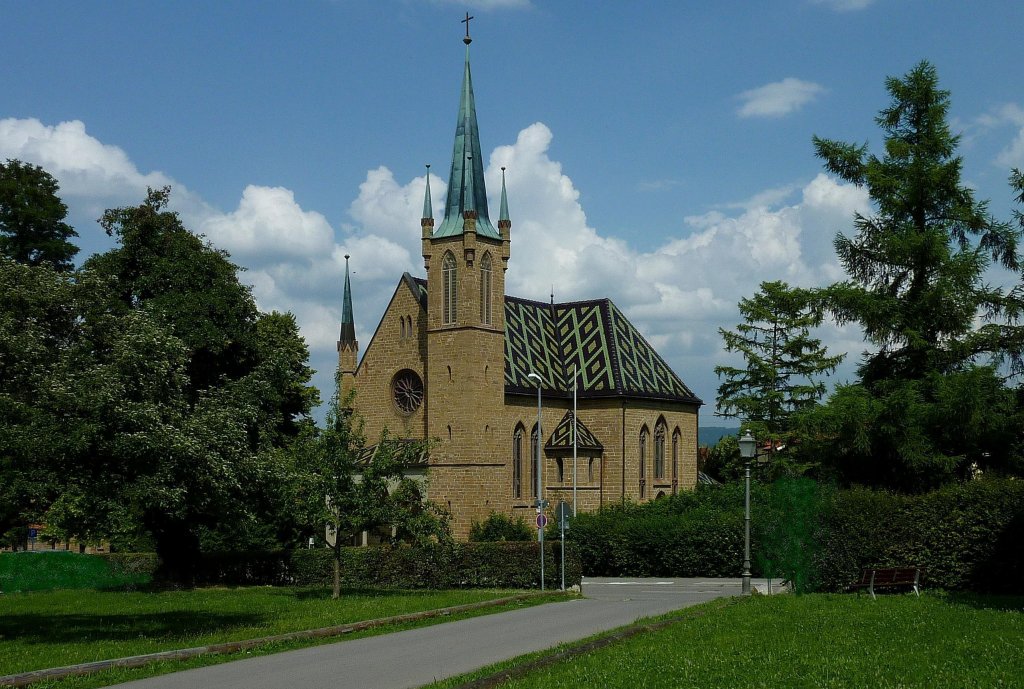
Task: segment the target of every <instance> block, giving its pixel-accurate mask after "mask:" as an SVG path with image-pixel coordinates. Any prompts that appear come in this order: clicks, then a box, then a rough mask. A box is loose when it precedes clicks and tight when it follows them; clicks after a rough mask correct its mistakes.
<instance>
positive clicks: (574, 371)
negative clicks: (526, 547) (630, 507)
mask: <svg viewBox="0 0 1024 689" xmlns="http://www.w3.org/2000/svg"><path fill="white" fill-rule="evenodd" d="M578 375H579V371H577V370H576V364H573V365H572V516H573V517H574V518H575V517H576V380H577V376H578ZM562 540H565V539H562ZM563 547H564V546H563ZM562 588H563V589H564V588H565V585H564V584H563V585H562Z"/></svg>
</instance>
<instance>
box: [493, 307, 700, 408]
mask: <svg viewBox="0 0 1024 689" xmlns="http://www.w3.org/2000/svg"><path fill="white" fill-rule="evenodd" d="M574 365H575V366H576V367H577V369H578V370H579V372H580V388H579V392H578V395H579V396H580V397H584V398H589V397H644V398H651V399H664V400H674V401H681V402H692V403H696V404H702V402H701V400H700V399H699V398H698V397H697V396H696V395H694V394H693V392H692V391H691V390H690V389H689V388H688V387H686V384H685V383H683V381H682V380H681V379H680V378H679V376H677V375H676V374H675V372H673V371H672V369H671V368H670V367H669V366H668V364H666V363H665V360H664V359H662V358H661V356H659V355H658V353H657V352H656V351H654V348H653V347H652V346H651V345H650V343H648V342H647V340H646V339H644V337H643V335H641V334H640V332H639V331H638V330H637V329H636V328H635V327H634V326H633V324H632V323H630V322H629V319H627V318H626V317H625V316H624V315H623V313H622V312H621V311H619V309H618V308H617V307H616V306H615V304H613V303H612V302H611V300H610V299H598V300H595V301H579V302H569V303H565V304H545V303H543V302H536V301H528V300H526V299H519V298H517V297H505V391H506V392H511V393H517V392H522V393H529V392H532V391H535V390H536V389H537V388H536V386H535V385H534V383H533V381H531V380H530V379H529V378H527V375H528V374H529V373H531V372H533V373H537V374H538V375H539V376H541V378H543V379H544V384H543V385H542V388H543V390H544V391H545V392H546V393H548V394H562V395H571V394H572V371H573V366H574Z"/></svg>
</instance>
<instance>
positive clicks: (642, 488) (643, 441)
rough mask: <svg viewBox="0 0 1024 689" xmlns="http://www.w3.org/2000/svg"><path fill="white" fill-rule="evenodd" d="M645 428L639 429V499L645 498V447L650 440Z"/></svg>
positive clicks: (648, 432)
mask: <svg viewBox="0 0 1024 689" xmlns="http://www.w3.org/2000/svg"><path fill="white" fill-rule="evenodd" d="M650 435H651V434H650V431H648V430H647V426H644V427H643V428H641V429H640V498H641V499H643V498H645V497H647V446H648V444H649V440H650Z"/></svg>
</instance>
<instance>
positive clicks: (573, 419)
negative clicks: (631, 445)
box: [572, 364, 580, 518]
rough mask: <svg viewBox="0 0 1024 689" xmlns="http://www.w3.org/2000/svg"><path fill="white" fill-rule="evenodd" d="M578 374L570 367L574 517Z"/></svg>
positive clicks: (573, 508) (573, 511)
mask: <svg viewBox="0 0 1024 689" xmlns="http://www.w3.org/2000/svg"><path fill="white" fill-rule="evenodd" d="M579 375H580V372H579V371H578V370H577V369H576V364H573V365H572V516H573V518H575V517H576V447H577V442H576V424H577V421H576V382H577V381H578V380H579Z"/></svg>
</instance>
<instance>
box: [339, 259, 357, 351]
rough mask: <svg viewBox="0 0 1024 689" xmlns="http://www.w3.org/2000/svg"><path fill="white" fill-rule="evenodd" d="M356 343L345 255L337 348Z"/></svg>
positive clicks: (350, 285)
mask: <svg viewBox="0 0 1024 689" xmlns="http://www.w3.org/2000/svg"><path fill="white" fill-rule="evenodd" d="M355 343H356V323H355V319H354V318H353V317H352V283H351V282H349V278H348V254H345V294H344V296H343V297H342V307H341V335H340V336H339V337H338V348H339V349H340V348H341V347H344V346H346V345H349V346H352V345H354V344H355Z"/></svg>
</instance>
